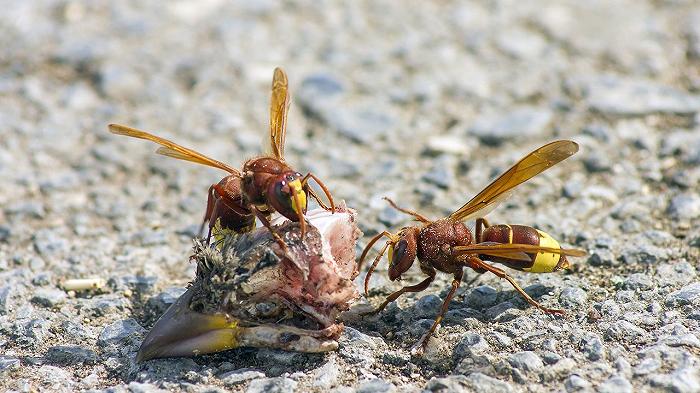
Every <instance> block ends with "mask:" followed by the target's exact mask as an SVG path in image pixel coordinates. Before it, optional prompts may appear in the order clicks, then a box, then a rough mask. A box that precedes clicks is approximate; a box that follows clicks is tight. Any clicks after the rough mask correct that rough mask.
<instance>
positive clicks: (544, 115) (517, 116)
mask: <svg viewBox="0 0 700 393" xmlns="http://www.w3.org/2000/svg"><path fill="white" fill-rule="evenodd" d="M552 119H553V114H552V112H551V111H550V110H549V109H546V108H537V107H522V108H516V109H513V110H509V111H508V112H507V113H505V114H498V115H482V116H480V117H478V118H477V119H476V120H475V121H474V123H473V124H472V126H471V127H470V128H469V133H470V134H471V135H474V136H476V137H478V138H479V139H480V140H481V142H483V143H485V144H487V145H494V146H497V145H500V144H501V143H503V142H505V141H507V140H511V139H516V138H523V137H535V136H539V135H542V134H544V133H545V132H546V131H547V128H548V127H549V124H550V123H551V121H552Z"/></svg>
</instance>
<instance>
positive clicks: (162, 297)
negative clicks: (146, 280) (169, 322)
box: [147, 287, 187, 315]
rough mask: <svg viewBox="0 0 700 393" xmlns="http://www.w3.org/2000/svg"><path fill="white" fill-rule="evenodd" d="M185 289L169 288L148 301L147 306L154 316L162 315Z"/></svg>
mask: <svg viewBox="0 0 700 393" xmlns="http://www.w3.org/2000/svg"><path fill="white" fill-rule="evenodd" d="M186 290H187V289H186V288H182V287H169V288H166V289H165V290H163V292H161V293H159V294H157V295H155V296H153V297H151V298H150V299H148V302H147V305H148V307H149V308H151V310H152V311H153V313H154V314H158V315H160V314H162V313H164V312H165V310H167V309H168V307H170V306H171V305H172V304H173V303H175V302H176V301H177V299H178V298H179V297H180V296H182V294H183V293H185V291H186Z"/></svg>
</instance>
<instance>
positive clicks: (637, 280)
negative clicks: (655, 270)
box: [622, 273, 654, 291]
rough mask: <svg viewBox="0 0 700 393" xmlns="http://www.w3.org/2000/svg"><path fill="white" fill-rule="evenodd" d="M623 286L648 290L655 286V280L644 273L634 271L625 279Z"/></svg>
mask: <svg viewBox="0 0 700 393" xmlns="http://www.w3.org/2000/svg"><path fill="white" fill-rule="evenodd" d="M622 287H623V288H625V289H632V290H642V291H647V290H649V289H652V288H653V287H654V282H653V281H652V280H651V277H649V276H648V275H646V274H644V273H632V274H630V275H629V277H627V278H626V279H625V281H624V283H623V284H622Z"/></svg>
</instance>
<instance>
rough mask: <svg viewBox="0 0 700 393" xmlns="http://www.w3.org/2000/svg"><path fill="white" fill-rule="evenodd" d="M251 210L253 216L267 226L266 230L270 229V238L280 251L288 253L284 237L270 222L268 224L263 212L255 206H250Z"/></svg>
mask: <svg viewBox="0 0 700 393" xmlns="http://www.w3.org/2000/svg"><path fill="white" fill-rule="evenodd" d="M251 208H252V210H253V212H254V213H255V217H257V218H258V219H259V220H260V222H262V224H263V226H264V227H265V228H267V230H268V231H270V234H272V238H273V239H275V241H276V242H277V244H279V246H280V247H281V248H282V252H284V253H285V255H289V249H288V248H287V243H285V242H284V239H282V237H281V236H280V235H279V234H278V233H277V231H276V230H275V228H273V227H272V224H270V220H268V219H267V217H265V214H263V212H261V211H260V210H258V208H257V207H255V206H251Z"/></svg>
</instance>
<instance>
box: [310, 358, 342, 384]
mask: <svg viewBox="0 0 700 393" xmlns="http://www.w3.org/2000/svg"><path fill="white" fill-rule="evenodd" d="M341 370H342V368H341V367H340V366H339V365H338V363H337V362H336V361H335V360H333V359H331V360H329V361H328V362H326V364H324V365H323V366H321V367H319V368H318V369H316V371H314V381H313V383H312V385H313V386H314V387H316V388H320V389H329V388H332V387H333V386H336V385H337V384H338V382H339V380H340V376H341Z"/></svg>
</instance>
